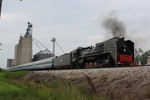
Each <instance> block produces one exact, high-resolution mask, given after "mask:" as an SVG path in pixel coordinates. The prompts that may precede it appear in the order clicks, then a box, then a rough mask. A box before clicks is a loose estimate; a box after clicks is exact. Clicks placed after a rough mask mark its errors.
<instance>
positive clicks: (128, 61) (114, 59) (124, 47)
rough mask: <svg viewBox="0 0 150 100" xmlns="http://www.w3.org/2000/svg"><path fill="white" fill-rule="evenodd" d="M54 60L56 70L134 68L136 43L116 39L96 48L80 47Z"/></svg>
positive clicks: (99, 44) (101, 43)
mask: <svg viewBox="0 0 150 100" xmlns="http://www.w3.org/2000/svg"><path fill="white" fill-rule="evenodd" d="M53 60H54V65H53V67H54V68H62V67H63V68H64V67H65V68H66V67H68V68H92V67H109V66H110V67H113V66H133V65H135V63H134V43H133V42H132V41H130V40H126V41H125V40H124V38H119V37H114V38H111V39H109V40H107V41H104V42H100V43H97V44H96V45H95V47H92V46H90V47H79V48H77V49H75V50H73V51H71V52H70V53H68V54H64V55H62V56H60V57H58V58H55V59H53Z"/></svg>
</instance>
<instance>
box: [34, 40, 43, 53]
mask: <svg viewBox="0 0 150 100" xmlns="http://www.w3.org/2000/svg"><path fill="white" fill-rule="evenodd" d="M33 42H34V43H35V45H36V46H37V47H38V48H39V49H40V50H41V51H42V49H41V48H40V47H39V46H38V44H37V43H36V42H35V41H34V40H33Z"/></svg>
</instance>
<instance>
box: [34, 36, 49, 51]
mask: <svg viewBox="0 0 150 100" xmlns="http://www.w3.org/2000/svg"><path fill="white" fill-rule="evenodd" d="M33 40H35V41H36V42H38V43H39V44H40V45H42V46H43V47H44V48H46V49H47V47H46V46H45V45H43V44H42V43H41V42H39V41H38V40H37V39H35V38H34V37H33Z"/></svg>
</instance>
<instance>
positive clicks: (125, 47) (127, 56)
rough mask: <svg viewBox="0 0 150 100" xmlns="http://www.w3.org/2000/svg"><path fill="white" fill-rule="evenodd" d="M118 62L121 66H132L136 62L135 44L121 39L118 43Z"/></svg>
mask: <svg viewBox="0 0 150 100" xmlns="http://www.w3.org/2000/svg"><path fill="white" fill-rule="evenodd" d="M117 55H118V56H117V62H116V65H119V66H132V64H133V62H134V43H133V42H132V41H130V40H127V41H124V38H121V39H120V40H119V41H117Z"/></svg>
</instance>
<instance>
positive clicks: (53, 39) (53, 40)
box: [51, 38, 56, 56]
mask: <svg viewBox="0 0 150 100" xmlns="http://www.w3.org/2000/svg"><path fill="white" fill-rule="evenodd" d="M51 41H52V42H53V54H54V56H55V42H56V38H52V40H51Z"/></svg>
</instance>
